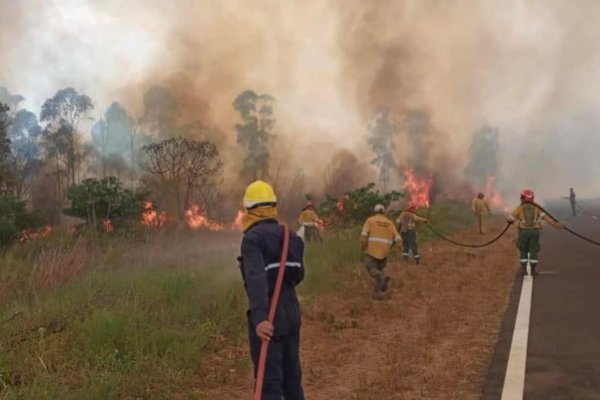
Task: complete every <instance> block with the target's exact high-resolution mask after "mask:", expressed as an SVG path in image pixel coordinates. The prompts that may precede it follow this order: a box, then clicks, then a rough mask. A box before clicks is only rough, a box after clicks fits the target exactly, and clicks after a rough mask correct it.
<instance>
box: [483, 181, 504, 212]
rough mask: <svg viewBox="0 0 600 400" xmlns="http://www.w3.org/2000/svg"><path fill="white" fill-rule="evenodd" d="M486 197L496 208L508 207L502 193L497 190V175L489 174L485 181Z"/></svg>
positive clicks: (491, 205) (492, 206)
mask: <svg viewBox="0 0 600 400" xmlns="http://www.w3.org/2000/svg"><path fill="white" fill-rule="evenodd" d="M485 197H486V198H487V199H488V203H489V204H490V207H491V208H493V209H496V210H504V209H506V207H505V205H504V199H503V198H502V195H501V194H500V192H498V191H497V190H496V177H495V176H488V178H487V181H486V183H485Z"/></svg>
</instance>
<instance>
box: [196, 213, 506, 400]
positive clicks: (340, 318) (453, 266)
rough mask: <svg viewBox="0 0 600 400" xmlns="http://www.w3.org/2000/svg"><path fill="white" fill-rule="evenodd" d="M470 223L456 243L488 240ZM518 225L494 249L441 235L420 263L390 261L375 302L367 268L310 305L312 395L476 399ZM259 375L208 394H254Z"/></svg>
mask: <svg viewBox="0 0 600 400" xmlns="http://www.w3.org/2000/svg"><path fill="white" fill-rule="evenodd" d="M503 226H504V222H503V221H502V220H499V221H493V222H492V224H491V225H490V227H489V229H488V230H489V232H490V233H488V234H486V235H485V236H484V237H483V238H482V237H481V236H480V235H479V234H477V233H476V232H475V229H469V230H466V231H464V232H461V233H459V234H456V235H453V238H454V239H455V240H461V241H463V242H469V243H481V242H483V241H485V240H488V239H490V238H492V237H494V236H495V235H496V234H497V233H498V232H500V231H501V229H502V228H503ZM514 238H515V230H514V229H511V230H510V231H509V233H508V234H507V235H505V237H503V238H502V239H501V240H500V241H498V242H497V243H495V244H494V245H492V246H489V247H486V248H483V249H466V248H461V247H457V246H454V245H452V244H449V243H447V242H444V241H437V242H434V243H430V244H427V245H425V246H423V247H422V249H421V252H422V256H423V263H422V265H421V266H416V265H415V264H414V263H413V262H412V261H411V262H410V263H409V264H407V265H406V264H403V263H402V262H397V261H396V262H393V263H391V264H390V265H388V267H387V272H388V273H389V275H390V276H391V278H392V281H391V286H390V293H389V297H388V298H386V299H384V300H374V299H372V296H371V287H372V286H371V281H370V278H369V276H368V275H367V274H366V273H365V272H364V271H363V270H362V267H361V266H360V265H355V266H351V267H349V268H356V269H357V274H356V277H355V280H354V281H353V282H352V283H351V284H350V285H349V286H348V287H346V289H345V290H344V291H343V292H342V293H339V294H336V295H335V296H327V297H326V298H321V299H318V300H317V301H316V302H314V303H311V304H310V305H309V306H307V307H305V308H304V310H303V311H304V320H303V331H302V334H303V339H302V340H303V341H302V363H303V369H304V387H305V393H306V398H307V399H310V400H331V399H354V400H362V399H372V400H383V399H461V400H465V399H477V398H479V397H480V396H481V393H482V386H483V383H484V378H485V373H486V369H487V367H488V364H489V360H490V357H491V354H492V351H493V349H494V345H495V343H496V338H497V333H498V329H499V327H500V322H501V319H502V316H503V314H504V311H505V308H506V306H507V302H508V296H509V293H510V290H511V287H512V284H513V282H514V279H515V273H516V270H517V262H516V256H517V254H516V249H515V246H514V244H513V243H512V240H513V239H514ZM252 384H253V382H252V377H251V375H250V374H246V373H244V374H240V375H238V376H236V377H235V378H234V379H233V384H227V385H223V386H221V387H219V388H215V389H214V390H212V391H211V392H210V393H208V397H207V398H208V399H215V400H216V399H219V400H223V399H232V400H233V399H236V400H237V399H249V398H251V396H252Z"/></svg>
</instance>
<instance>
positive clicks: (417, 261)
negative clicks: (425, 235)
mask: <svg viewBox="0 0 600 400" xmlns="http://www.w3.org/2000/svg"><path fill="white" fill-rule="evenodd" d="M415 263H416V264H417V265H419V264H421V257H415Z"/></svg>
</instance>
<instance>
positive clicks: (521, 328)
mask: <svg viewBox="0 0 600 400" xmlns="http://www.w3.org/2000/svg"><path fill="white" fill-rule="evenodd" d="M527 270H528V275H527V276H524V277H523V285H522V287H521V297H520V299H519V309H518V310H517V318H516V321H515V330H514V332H513V338H512V343H511V345H510V354H509V356H508V364H507V366H506V375H505V376H504V387H503V388H502V400H522V399H523V393H524V390H525V364H526V363H527V340H528V338H529V315H530V313H531V295H532V293H533V277H532V276H531V268H530V267H529V265H527Z"/></svg>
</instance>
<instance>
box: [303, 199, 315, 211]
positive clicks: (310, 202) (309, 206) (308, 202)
mask: <svg viewBox="0 0 600 400" xmlns="http://www.w3.org/2000/svg"><path fill="white" fill-rule="evenodd" d="M314 206H315V203H313V201H312V200H309V201H307V202H306V204H304V208H303V210H306V209H307V208H312V207H314Z"/></svg>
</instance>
